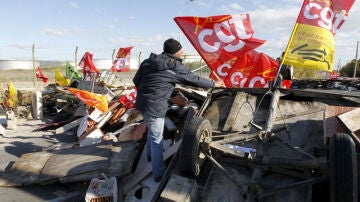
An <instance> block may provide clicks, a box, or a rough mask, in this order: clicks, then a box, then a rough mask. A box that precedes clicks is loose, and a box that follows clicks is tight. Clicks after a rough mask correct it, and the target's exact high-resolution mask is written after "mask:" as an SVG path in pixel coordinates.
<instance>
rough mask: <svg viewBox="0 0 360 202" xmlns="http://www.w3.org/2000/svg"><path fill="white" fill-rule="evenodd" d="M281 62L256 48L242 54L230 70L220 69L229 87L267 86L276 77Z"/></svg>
mask: <svg viewBox="0 0 360 202" xmlns="http://www.w3.org/2000/svg"><path fill="white" fill-rule="evenodd" d="M278 66H279V62H278V61H276V60H275V59H273V58H271V57H269V56H268V55H266V54H264V53H259V52H257V51H255V50H251V51H248V52H246V53H244V54H242V55H240V56H239V57H238V58H237V59H236V61H235V62H234V64H233V68H232V69H230V70H225V69H220V70H219V72H221V74H223V73H225V72H226V76H225V78H224V82H225V85H226V86H228V87H240V88H246V87H248V88H266V87H268V84H269V81H272V80H274V78H275V77H276V73H277V69H278Z"/></svg>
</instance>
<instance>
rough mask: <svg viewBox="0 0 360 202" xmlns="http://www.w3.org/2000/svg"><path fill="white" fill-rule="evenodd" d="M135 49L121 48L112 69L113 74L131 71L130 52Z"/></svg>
mask: <svg viewBox="0 0 360 202" xmlns="http://www.w3.org/2000/svg"><path fill="white" fill-rule="evenodd" d="M132 48H133V47H132V46H131V47H126V48H119V50H118V52H117V54H116V59H115V60H114V62H113V65H112V67H111V71H112V72H129V71H130V51H131V49H132Z"/></svg>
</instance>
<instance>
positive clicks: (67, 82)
mask: <svg viewBox="0 0 360 202" xmlns="http://www.w3.org/2000/svg"><path fill="white" fill-rule="evenodd" d="M55 82H56V83H57V84H58V85H59V86H69V85H70V79H67V78H65V77H64V76H63V75H62V74H61V73H60V71H59V69H58V68H57V67H55Z"/></svg>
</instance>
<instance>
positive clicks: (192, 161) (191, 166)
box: [181, 117, 212, 176]
mask: <svg viewBox="0 0 360 202" xmlns="http://www.w3.org/2000/svg"><path fill="white" fill-rule="evenodd" d="M211 138H212V128H211V124H210V122H209V121H208V120H207V119H205V118H202V117H194V118H193V119H192V120H191V121H190V122H189V124H188V125H187V126H185V129H184V132H183V142H182V146H181V159H182V171H183V172H186V173H188V174H192V175H194V176H198V175H199V174H200V169H201V166H202V165H203V164H204V162H205V159H206V155H205V154H207V153H208V151H209V149H210V148H209V143H210V142H211Z"/></svg>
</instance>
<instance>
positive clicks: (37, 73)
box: [35, 67, 48, 83]
mask: <svg viewBox="0 0 360 202" xmlns="http://www.w3.org/2000/svg"><path fill="white" fill-rule="evenodd" d="M35 75H36V78H38V79H41V80H42V81H43V82H44V83H46V82H47V81H48V78H46V77H45V76H44V74H43V72H42V71H41V69H40V67H37V69H36V72H35Z"/></svg>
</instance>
